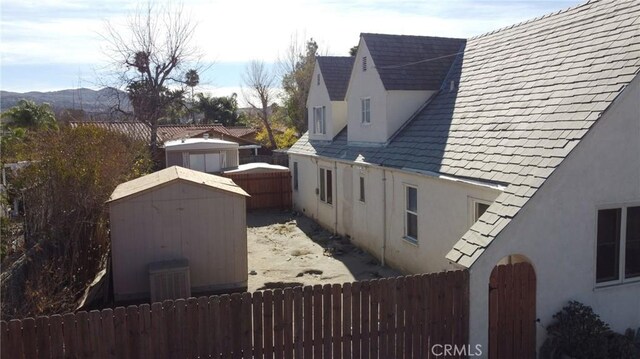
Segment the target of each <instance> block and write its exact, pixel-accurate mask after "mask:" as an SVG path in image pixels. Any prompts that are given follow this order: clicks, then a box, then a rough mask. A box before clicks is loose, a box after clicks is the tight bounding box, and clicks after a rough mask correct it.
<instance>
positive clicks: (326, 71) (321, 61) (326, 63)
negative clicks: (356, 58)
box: [307, 56, 353, 141]
mask: <svg viewBox="0 0 640 359" xmlns="http://www.w3.org/2000/svg"><path fill="white" fill-rule="evenodd" d="M352 66H353V57H338V56H318V57H316V64H315V68H314V70H313V77H312V78H311V86H310V87H309V96H308V97H307V112H308V125H309V139H311V140H324V141H330V140H332V139H333V138H334V137H335V136H336V135H337V134H338V132H340V131H341V130H342V129H343V128H344V127H345V126H346V125H347V102H346V101H345V93H346V92H347V86H348V81H349V75H350V74H351V67H352Z"/></svg>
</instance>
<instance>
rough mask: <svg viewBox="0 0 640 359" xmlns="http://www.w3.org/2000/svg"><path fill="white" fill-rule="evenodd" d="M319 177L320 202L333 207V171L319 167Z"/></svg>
mask: <svg viewBox="0 0 640 359" xmlns="http://www.w3.org/2000/svg"><path fill="white" fill-rule="evenodd" d="M318 177H319V181H318V182H319V185H318V198H319V199H320V202H322V203H324V204H327V205H330V206H333V202H334V201H333V169H331V168H328V167H319V168H318Z"/></svg>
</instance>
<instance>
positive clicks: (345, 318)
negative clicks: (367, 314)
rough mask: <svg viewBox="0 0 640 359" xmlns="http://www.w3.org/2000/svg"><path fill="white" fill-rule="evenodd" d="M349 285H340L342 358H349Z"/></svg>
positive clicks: (350, 338)
mask: <svg viewBox="0 0 640 359" xmlns="http://www.w3.org/2000/svg"><path fill="white" fill-rule="evenodd" d="M352 338H353V335H352V331H351V283H345V284H343V285H342V357H343V358H345V359H346V358H351V353H352V349H351V343H352Z"/></svg>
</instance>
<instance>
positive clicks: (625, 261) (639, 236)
mask: <svg viewBox="0 0 640 359" xmlns="http://www.w3.org/2000/svg"><path fill="white" fill-rule="evenodd" d="M638 279H640V206H633V207H631V206H630V207H619V208H608V209H601V210H599V211H598V222H597V233H596V283H623V282H625V281H629V280H638Z"/></svg>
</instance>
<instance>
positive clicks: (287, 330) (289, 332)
mask: <svg viewBox="0 0 640 359" xmlns="http://www.w3.org/2000/svg"><path fill="white" fill-rule="evenodd" d="M283 309H284V316H283V324H284V358H285V359H293V291H292V289H291V288H285V290H284V307H283Z"/></svg>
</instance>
